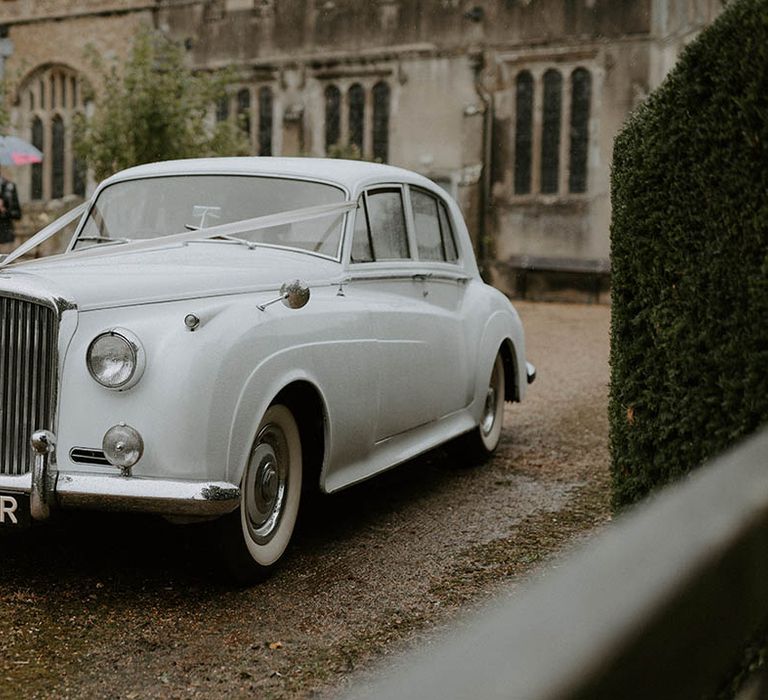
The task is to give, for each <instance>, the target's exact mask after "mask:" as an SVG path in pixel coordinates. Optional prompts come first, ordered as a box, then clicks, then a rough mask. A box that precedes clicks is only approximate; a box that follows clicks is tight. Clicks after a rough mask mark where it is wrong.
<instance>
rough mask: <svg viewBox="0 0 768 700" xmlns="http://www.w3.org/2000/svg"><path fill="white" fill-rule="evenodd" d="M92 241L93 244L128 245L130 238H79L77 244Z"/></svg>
mask: <svg viewBox="0 0 768 700" xmlns="http://www.w3.org/2000/svg"><path fill="white" fill-rule="evenodd" d="M81 241H88V242H90V241H93V242H94V243H130V242H131V239H130V238H111V237H110V236H79V237H78V239H77V242H78V243H80V242H81Z"/></svg>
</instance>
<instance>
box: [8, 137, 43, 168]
mask: <svg viewBox="0 0 768 700" xmlns="http://www.w3.org/2000/svg"><path fill="white" fill-rule="evenodd" d="M42 160H43V154H42V153H41V152H40V150H39V149H37V148H35V147H34V146H33V145H32V144H31V143H27V142H26V141H24V140H23V139H20V138H17V137H16V136H0V165H29V164H30V163H40V162H42Z"/></svg>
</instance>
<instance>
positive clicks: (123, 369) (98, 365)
mask: <svg viewBox="0 0 768 700" xmlns="http://www.w3.org/2000/svg"><path fill="white" fill-rule="evenodd" d="M86 364H87V365H88V371H89V372H90V373H91V376H92V377H93V378H94V379H95V380H96V381H97V382H98V383H99V384H101V385H102V386H105V387H107V388H108V389H128V388H129V387H132V386H133V385H134V384H135V383H136V382H138V381H139V379H141V375H142V373H143V372H144V348H143V347H142V346H141V343H140V342H139V339H138V338H137V337H136V336H135V335H134V334H133V333H131V332H130V331H127V330H125V329H123V328H113V329H112V330H109V331H106V332H105V333H102V334H101V335H97V336H96V337H95V338H94V339H93V341H91V344H90V345H89V346H88V352H87V353H86Z"/></svg>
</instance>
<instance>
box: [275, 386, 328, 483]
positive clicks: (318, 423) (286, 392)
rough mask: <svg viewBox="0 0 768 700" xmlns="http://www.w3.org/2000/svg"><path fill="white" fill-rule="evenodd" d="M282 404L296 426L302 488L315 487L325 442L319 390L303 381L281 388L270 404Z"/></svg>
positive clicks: (325, 422)
mask: <svg viewBox="0 0 768 700" xmlns="http://www.w3.org/2000/svg"><path fill="white" fill-rule="evenodd" d="M272 404H283V405H284V406H286V407H287V408H288V409H289V410H290V411H291V413H292V414H293V417H294V419H295V420H296V424H297V425H298V427H299V438H300V440H301V449H302V461H303V466H304V477H305V478H304V480H303V483H304V484H305V487H310V486H311V487H312V488H317V487H319V485H320V474H321V472H322V468H323V464H324V462H325V456H326V445H327V443H328V439H327V438H328V435H327V433H328V411H327V409H326V406H325V401H324V400H323V397H322V394H321V393H320V391H319V389H318V388H317V387H316V386H315V385H314V384H313V383H312V382H310V381H308V380H306V379H299V380H295V381H293V382H291V383H290V384H288V385H286V386H285V387H283V388H282V389H281V390H280V391H279V392H278V393H277V395H276V396H275V397H274V399H272V401H270V405H272Z"/></svg>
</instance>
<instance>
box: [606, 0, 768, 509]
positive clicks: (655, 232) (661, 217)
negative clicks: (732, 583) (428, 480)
mask: <svg viewBox="0 0 768 700" xmlns="http://www.w3.org/2000/svg"><path fill="white" fill-rule="evenodd" d="M612 204H613V218H612V222H611V247H612V303H613V310H612V313H613V317H612V328H611V344H612V346H611V398H610V409H609V410H610V421H611V451H612V474H613V485H614V504H615V505H617V506H621V505H624V504H627V503H631V502H633V501H636V500H638V499H639V498H641V497H642V496H644V495H645V494H646V493H648V492H649V491H651V490H653V489H655V488H657V487H658V486H660V485H662V484H664V483H666V482H668V481H671V480H673V479H676V478H678V477H680V476H681V475H683V474H685V473H687V472H688V471H689V470H691V469H693V468H695V467H697V466H698V465H700V464H701V463H702V462H703V461H704V460H706V459H707V458H709V457H712V456H713V455H715V454H717V453H718V452H721V451H722V450H723V449H725V448H726V447H728V446H729V445H731V444H732V443H734V442H735V441H737V440H738V439H739V438H740V437H742V436H744V435H747V434H748V433H751V432H752V431H754V430H755V429H756V428H757V427H758V426H759V425H760V424H761V423H764V422H766V421H768V0H736V2H733V3H729V5H728V6H727V7H726V9H725V10H724V12H723V13H722V14H721V15H720V17H719V18H718V19H717V21H716V22H714V23H713V24H712V25H711V26H710V27H709V28H708V29H707V30H705V31H704V32H702V34H701V35H700V36H699V37H698V39H697V40H696V41H695V42H694V43H692V44H691V45H690V46H689V47H688V48H687V49H686V50H685V51H684V53H683V55H682V56H681V59H680V61H679V62H678V64H677V65H676V66H675V68H674V70H673V71H672V72H671V73H670V75H669V76H668V77H667V79H666V80H665V82H664V83H663V84H662V85H661V87H660V88H659V89H658V90H656V91H655V92H654V93H653V94H652V95H651V96H650V97H649V98H648V100H647V101H646V102H645V104H644V105H643V106H642V107H641V108H640V109H638V110H637V112H636V113H635V114H634V115H633V116H632V117H631V118H630V120H629V121H628V123H627V124H626V126H625V127H624V129H623V131H622V132H621V134H620V135H619V136H618V138H617V140H616V144H615V149H614V160H613V171H612ZM766 462H767V465H768V455H767V456H766ZM766 468H768V466H767V467H766Z"/></svg>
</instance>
